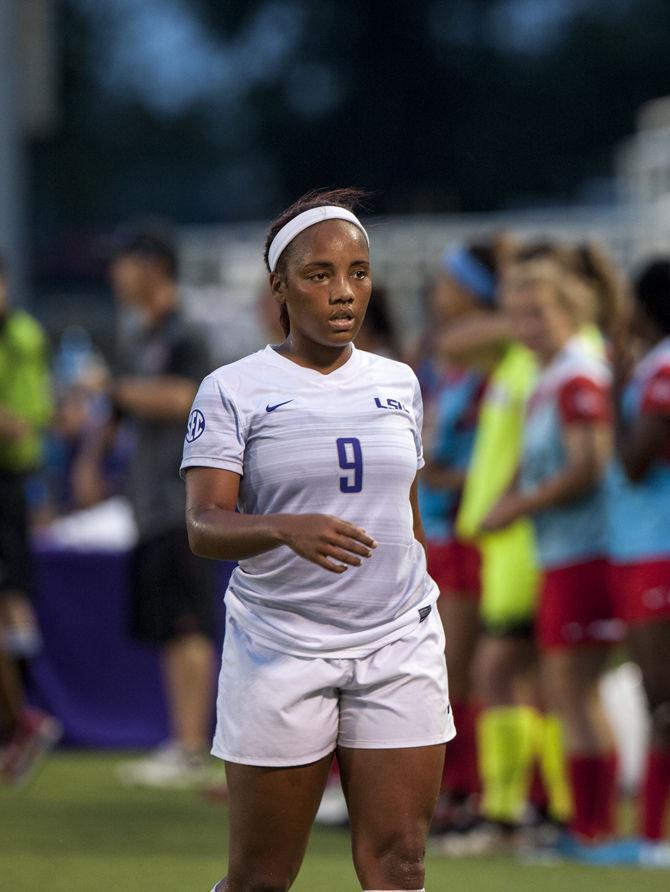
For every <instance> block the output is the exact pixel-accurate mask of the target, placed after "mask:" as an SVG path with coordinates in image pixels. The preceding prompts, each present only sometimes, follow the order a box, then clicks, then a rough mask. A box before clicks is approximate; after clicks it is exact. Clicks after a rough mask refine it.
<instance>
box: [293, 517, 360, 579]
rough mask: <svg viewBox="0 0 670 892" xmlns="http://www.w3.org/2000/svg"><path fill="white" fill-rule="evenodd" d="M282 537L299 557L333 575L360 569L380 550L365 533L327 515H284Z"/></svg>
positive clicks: (344, 521)
mask: <svg viewBox="0 0 670 892" xmlns="http://www.w3.org/2000/svg"><path fill="white" fill-rule="evenodd" d="M281 538H282V541H283V542H284V544H285V545H288V547H289V548H291V549H292V550H293V551H295V553H296V554H299V555H300V557H302V558H305V560H308V561H311V562H312V563H313V564H318V565H319V567H323V568H324V570H329V571H330V572H331V573H344V571H345V570H346V569H347V567H360V565H361V564H362V562H363V560H365V559H366V558H369V557H370V556H371V554H372V552H373V550H374V549H375V548H376V547H377V543H376V542H375V540H374V539H373V538H372V536H369V535H368V534H367V533H366V532H365V530H362V529H360V527H356V526H354V525H353V524H351V523H348V522H347V521H346V520H340V518H339V517H332V516H331V515H328V514H284V515H281Z"/></svg>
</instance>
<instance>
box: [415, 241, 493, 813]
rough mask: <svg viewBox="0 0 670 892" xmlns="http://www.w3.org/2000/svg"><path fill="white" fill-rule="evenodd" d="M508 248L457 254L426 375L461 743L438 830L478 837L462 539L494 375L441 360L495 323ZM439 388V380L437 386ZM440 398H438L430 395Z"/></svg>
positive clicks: (435, 320) (444, 277) (473, 605)
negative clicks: (459, 531)
mask: <svg viewBox="0 0 670 892" xmlns="http://www.w3.org/2000/svg"><path fill="white" fill-rule="evenodd" d="M498 249H499V245H498V244H497V243H495V242H491V243H485V242H477V241H473V242H470V243H468V244H464V245H461V244H455V245H450V246H449V247H448V248H447V249H446V250H445V252H444V255H443V257H442V263H441V268H440V270H439V273H438V275H437V278H436V281H435V283H434V285H433V287H432V289H431V292H430V310H429V314H428V320H427V322H428V325H429V329H428V330H427V331H426V334H425V336H424V343H425V344H426V345H427V346H428V348H429V350H430V352H429V353H423V355H422V356H421V361H422V364H423V367H424V369H425V368H426V365H427V363H428V362H431V363H432V364H433V369H434V372H433V375H431V376H430V377H431V379H432V380H433V381H434V382H435V383H433V384H432V387H429V388H428V391H429V392H428V394H427V403H428V410H427V416H428V421H427V424H426V425H425V428H426V434H425V436H426V443H427V455H426V458H427V464H426V468H425V469H424V471H423V473H422V477H421V484H420V489H419V497H420V505H421V510H422V515H423V518H424V525H425V527H426V532H427V537H428V572H429V573H430V575H431V576H432V578H433V579H435V581H436V582H437V584H438V586H439V588H440V599H439V601H438V610H439V612H440V616H441V618H442V622H443V625H444V629H445V635H446V636H447V647H446V656H447V666H448V670H449V691H450V697H451V705H452V709H453V712H454V719H455V722H456V726H457V728H458V735H457V737H456V738H455V739H454V740H453V741H451V742H450V744H449V746H448V747H447V753H446V758H445V766H444V775H443V783H442V787H443V789H442V796H441V801H440V806H439V809H438V813H437V815H436V819H435V826H436V827H440V828H441V829H443V830H452V829H453V830H464V829H467V828H469V826H470V825H471V824H472V821H473V819H474V815H475V814H476V804H475V803H474V801H473V798H472V797H473V796H474V795H475V794H477V793H478V791H479V778H478V772H477V756H476V746H475V715H476V706H475V704H473V702H472V699H471V694H472V691H471V686H470V672H471V663H472V657H473V654H474V650H475V645H476V642H477V637H478V632H479V592H480V582H479V552H478V549H477V547H476V546H475V545H474V544H471V543H465V542H463V541H462V540H461V539H460V538H459V537H458V536H457V535H456V534H455V532H454V528H453V522H454V518H455V516H456V513H457V510H458V504H459V501H460V497H461V491H462V488H463V483H464V481H465V475H466V472H467V467H468V464H469V461H470V456H471V452H472V446H473V443H474V436H475V429H476V424H477V417H478V414H479V405H480V401H481V397H482V394H483V392H484V388H485V384H486V371H487V370H486V369H485V368H479V369H478V368H472V369H468V368H467V367H464V366H462V365H458V364H457V363H454V362H448V361H447V362H444V361H443V360H441V359H440V357H439V354H438V352H437V350H436V343H437V340H438V339H439V337H440V334H441V333H442V332H443V331H445V330H448V329H449V328H450V326H454V325H456V324H458V323H459V322H462V321H463V320H465V319H469V320H471V321H472V322H473V323H476V321H480V320H482V319H485V318H487V317H488V316H489V315H490V314H491V313H492V312H493V308H494V304H495V299H496V290H497V278H498V274H499V271H500V262H499V260H500V258H499V250H498ZM435 379H436V380H435ZM431 390H432V393H431Z"/></svg>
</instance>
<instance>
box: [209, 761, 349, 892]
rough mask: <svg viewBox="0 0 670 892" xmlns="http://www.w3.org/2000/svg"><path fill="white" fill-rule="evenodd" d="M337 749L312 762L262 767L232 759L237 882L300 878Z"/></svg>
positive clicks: (232, 855)
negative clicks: (270, 878)
mask: <svg viewBox="0 0 670 892" xmlns="http://www.w3.org/2000/svg"><path fill="white" fill-rule="evenodd" d="M332 757H333V754H332V753H330V754H329V755H328V756H325V757H324V758H322V759H319V760H318V761H317V762H312V763H310V764H309V765H298V766H295V767H290V768H259V767H256V766H253V765H242V764H240V763H237V762H226V780H227V784H228V803H229V813H230V819H229V831H228V833H229V876H230V877H231V879H235V880H236V881H237V882H241V881H245V882H248V883H251V882H261V881H263V880H265V879H267V878H268V877H275V878H276V877H280V878H286V879H287V880H288V881H289V882H292V880H293V879H294V878H295V876H296V874H297V872H298V870H299V868H300V864H301V862H302V859H303V856H304V854H305V848H306V846H307V841H308V838H309V832H310V828H311V826H312V823H313V822H314V817H315V815H316V811H317V809H318V807H319V802H320V801H321V795H322V793H323V790H324V787H325V785H326V780H327V777H328V771H329V768H330V764H331V761H332Z"/></svg>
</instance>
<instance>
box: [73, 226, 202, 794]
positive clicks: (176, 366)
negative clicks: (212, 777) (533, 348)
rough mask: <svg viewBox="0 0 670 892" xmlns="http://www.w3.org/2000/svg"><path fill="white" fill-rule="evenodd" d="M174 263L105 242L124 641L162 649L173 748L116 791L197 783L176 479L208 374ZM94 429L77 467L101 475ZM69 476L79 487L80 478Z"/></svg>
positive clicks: (187, 579)
mask: <svg viewBox="0 0 670 892" xmlns="http://www.w3.org/2000/svg"><path fill="white" fill-rule="evenodd" d="M177 277H178V264H177V253H176V248H175V246H174V244H173V242H172V238H171V235H170V233H169V231H168V230H167V229H165V228H164V227H163V226H162V225H161V226H159V225H158V224H155V223H151V224H147V225H143V224H138V225H132V224H131V225H128V226H126V227H123V228H122V229H120V230H119V231H118V232H117V233H116V237H115V239H114V244H113V256H112V260H111V265H110V279H111V283H112V288H113V291H114V294H115V296H116V298H117V300H118V302H119V306H120V309H121V335H120V338H119V344H118V350H117V364H116V367H115V374H114V376H113V378H112V379H111V382H110V385H109V388H108V394H109V399H110V402H111V406H112V409H113V418H112V419H111V420H110V423H111V424H112V425H113V424H116V423H121V424H123V425H127V426H128V428H129V429H130V432H131V434H132V436H133V449H132V452H131V456H130V462H129V473H128V480H127V486H126V492H127V494H128V498H129V499H130V502H131V505H132V508H133V512H134V515H135V521H136V524H137V528H138V533H139V544H138V546H137V548H136V551H135V554H134V559H133V564H132V580H131V587H132V594H131V600H132V605H131V606H132V629H131V631H132V633H133V635H134V636H135V637H136V638H138V639H140V640H143V641H147V642H151V643H153V644H155V645H157V646H158V647H159V648H160V650H161V667H162V673H163V683H164V690H165V696H166V700H167V708H168V713H169V718H170V724H171V729H172V739H171V740H169V741H167V742H166V743H165V744H164V745H163V746H161V747H159V748H158V750H157V751H156V752H154V753H151V754H149V755H148V756H147V757H146V758H143V759H139V760H136V761H133V762H128V763H125V764H122V765H121V766H119V776H120V778H121V779H122V780H123V781H124V782H126V783H135V784H147V785H158V786H161V785H176V786H181V785H183V784H187V783H190V782H199V781H201V780H203V779H204V778H205V777H206V776H207V770H206V758H207V753H208V751H209V739H210V731H211V721H212V709H213V685H214V673H215V650H214V641H215V638H216V623H215V613H214V597H215V592H214V576H213V571H214V567H213V566H212V565H211V564H210V563H209V562H207V561H204V560H201V559H199V558H196V557H195V556H194V555H193V554H192V553H191V551H190V549H189V547H188V541H187V536H186V528H185V519H184V511H185V497H184V491H183V485H182V483H181V480H180V479H179V475H178V474H177V473H176V472H175V468H178V466H179V461H180V455H181V451H182V446H183V441H184V432H185V423H186V419H187V418H188V413H189V411H190V407H191V403H192V401H193V397H194V396H195V393H196V390H197V387H198V384H199V382H200V380H201V379H202V378H203V377H204V376H205V375H206V374H208V373H209V372H210V371H211V367H210V358H209V352H208V348H207V343H206V340H205V338H204V337H203V335H202V334H201V333H200V332H199V331H197V330H196V329H194V328H193V327H192V326H191V325H190V324H188V323H187V322H186V321H185V319H184V317H183V315H182V313H181V311H180V308H179V287H178V281H177ZM109 436H110V434H109V430H108V429H106V428H105V426H102V427H101V429H100V431H99V432H98V436H97V437H96V438H93V440H92V441H91V443H90V444H89V446H88V448H87V450H86V453H85V455H84V456H83V457H82V464H83V463H85V462H86V461H88V462H92V463H93V464H94V465H97V466H99V465H100V457H101V454H102V453H103V452H104V450H105V449H106V448H107V446H108V443H109ZM82 464H80V465H79V468H78V474H79V475H80V479H81V477H82V476H85V474H86V471H85V469H84V468H83V467H82Z"/></svg>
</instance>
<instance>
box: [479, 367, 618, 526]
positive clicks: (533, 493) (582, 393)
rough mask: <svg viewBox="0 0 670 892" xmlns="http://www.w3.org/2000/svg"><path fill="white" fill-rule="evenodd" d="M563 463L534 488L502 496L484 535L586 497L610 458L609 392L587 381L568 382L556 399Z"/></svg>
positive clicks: (611, 432) (491, 515) (488, 518)
mask: <svg viewBox="0 0 670 892" xmlns="http://www.w3.org/2000/svg"><path fill="white" fill-rule="evenodd" d="M559 405H560V413H561V416H562V419H563V448H564V452H565V462H564V464H563V466H562V468H561V469H560V471H558V472H557V473H556V474H554V475H553V476H551V477H548V478H547V479H546V480H543V481H542V482H541V483H539V484H538V485H537V486H536V487H535V488H534V489H530V490H523V491H522V490H520V489H519V488H518V487H517V488H514V489H512V490H510V491H509V492H507V493H506V494H505V495H504V496H503V497H502V499H501V500H500V501H499V502H498V504H497V505H496V506H495V507H494V508H493V510H492V511H491V512H490V513H489V515H488V517H487V518H486V520H485V521H484V523H483V524H482V530H484V531H485V532H494V531H495V530H500V529H502V528H503V527H506V526H509V524H511V523H512V522H513V521H515V520H518V519H519V518H520V517H525V516H530V515H533V514H539V513H540V512H541V511H546V510H547V509H548V508H556V507H558V506H560V505H566V504H569V503H570V502H573V501H575V500H576V499H579V498H581V497H582V496H584V495H586V494H587V493H589V492H591V490H593V489H594V488H595V487H596V486H597V485H598V482H599V480H600V479H601V478H602V476H603V474H604V472H605V467H606V465H607V462H608V461H609V459H610V457H611V455H612V448H613V440H614V437H613V430H612V420H611V407H610V403H609V391H608V390H607V388H604V387H599V386H597V385H595V384H594V383H593V382H591V381H589V380H583V379H576V380H574V381H572V382H570V384H569V386H568V387H566V388H565V390H564V391H563V393H562V394H561V396H560V401H559Z"/></svg>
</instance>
